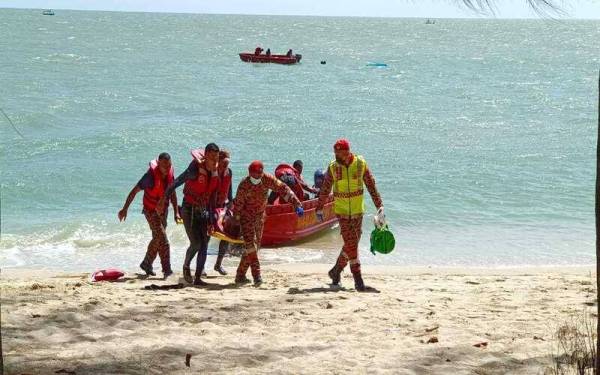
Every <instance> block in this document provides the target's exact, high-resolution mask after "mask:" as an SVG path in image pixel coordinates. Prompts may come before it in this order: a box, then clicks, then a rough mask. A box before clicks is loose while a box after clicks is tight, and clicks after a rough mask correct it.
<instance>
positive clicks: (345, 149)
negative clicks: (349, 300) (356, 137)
mask: <svg viewBox="0 0 600 375" xmlns="http://www.w3.org/2000/svg"><path fill="white" fill-rule="evenodd" d="M333 149H334V152H335V160H333V161H332V162H331V163H330V164H329V168H327V172H326V173H325V180H324V181H323V185H322V186H321V191H320V193H319V202H318V204H317V212H316V215H317V220H319V221H322V220H323V206H324V205H325V202H326V201H327V199H328V197H329V193H330V192H331V190H333V197H334V211H335V214H336V216H337V217H338V219H339V222H340V230H341V233H342V239H343V240H344V246H343V247H342V252H341V253H340V255H339V257H338V259H337V262H336V264H335V266H333V268H332V269H331V270H330V271H329V277H330V278H331V281H332V284H333V285H339V283H340V274H341V272H342V270H343V269H344V267H346V264H348V263H350V271H351V272H352V276H353V277H354V287H355V288H356V290H357V291H360V292H363V291H365V290H366V289H367V288H366V287H365V284H364V282H363V279H362V275H361V272H360V261H359V259H358V243H359V241H360V236H361V234H362V218H363V213H364V210H365V208H364V198H363V192H364V190H363V186H366V187H367V190H368V191H369V194H370V195H371V199H372V200H373V203H374V204H375V207H377V208H378V209H379V208H380V207H383V202H382V201H381V197H380V196H379V192H378V191H377V187H376V186H375V179H374V178H373V176H372V175H371V171H370V170H369V167H368V166H367V162H366V161H365V159H364V158H363V157H362V156H360V155H354V154H353V153H352V152H350V142H348V141H347V140H345V139H340V140H338V141H337V142H336V143H335V145H334V146H333Z"/></svg>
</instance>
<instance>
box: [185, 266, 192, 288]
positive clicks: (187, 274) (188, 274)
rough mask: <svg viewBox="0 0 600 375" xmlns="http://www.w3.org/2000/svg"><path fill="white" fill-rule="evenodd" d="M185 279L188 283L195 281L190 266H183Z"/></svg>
mask: <svg viewBox="0 0 600 375" xmlns="http://www.w3.org/2000/svg"><path fill="white" fill-rule="evenodd" d="M183 279H184V280H185V282H186V283H188V284H191V283H192V282H193V281H194V279H192V271H190V267H183Z"/></svg>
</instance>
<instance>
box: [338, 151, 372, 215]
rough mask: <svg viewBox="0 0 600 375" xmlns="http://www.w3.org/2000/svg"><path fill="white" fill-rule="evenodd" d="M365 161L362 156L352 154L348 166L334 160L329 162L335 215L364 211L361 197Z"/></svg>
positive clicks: (365, 167) (356, 213) (355, 213)
mask: <svg viewBox="0 0 600 375" xmlns="http://www.w3.org/2000/svg"><path fill="white" fill-rule="evenodd" d="M366 170H367V162H366V161H365V159H364V158H363V157H362V156H358V155H354V160H353V161H352V163H351V164H350V165H349V166H347V167H346V166H345V165H342V164H340V163H338V162H337V161H336V160H333V161H332V162H331V163H329V172H330V173H331V176H332V177H333V197H334V198H335V202H334V212H335V214H336V215H343V216H354V215H362V214H363V212H365V201H364V199H363V185H364V184H363V176H364V174H365V171H366Z"/></svg>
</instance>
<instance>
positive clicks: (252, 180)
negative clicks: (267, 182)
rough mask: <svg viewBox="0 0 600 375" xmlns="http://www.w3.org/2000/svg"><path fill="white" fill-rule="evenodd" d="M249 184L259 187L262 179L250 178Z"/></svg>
mask: <svg viewBox="0 0 600 375" xmlns="http://www.w3.org/2000/svg"><path fill="white" fill-rule="evenodd" d="M250 182H252V184H253V185H259V184H260V183H261V182H262V179H261V178H254V177H252V176H250Z"/></svg>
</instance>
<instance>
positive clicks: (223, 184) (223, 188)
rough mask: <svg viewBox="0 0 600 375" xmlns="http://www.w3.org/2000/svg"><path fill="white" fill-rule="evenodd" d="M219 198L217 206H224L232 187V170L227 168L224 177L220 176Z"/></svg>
mask: <svg viewBox="0 0 600 375" xmlns="http://www.w3.org/2000/svg"><path fill="white" fill-rule="evenodd" d="M219 180H220V181H219V192H218V194H219V196H218V198H217V205H218V206H219V207H220V206H223V205H224V204H225V201H226V200H227V196H228V195H229V187H230V186H231V169H229V168H227V169H226V170H225V172H224V173H223V175H222V176H219Z"/></svg>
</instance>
